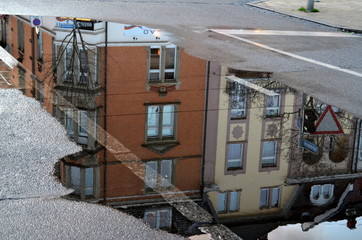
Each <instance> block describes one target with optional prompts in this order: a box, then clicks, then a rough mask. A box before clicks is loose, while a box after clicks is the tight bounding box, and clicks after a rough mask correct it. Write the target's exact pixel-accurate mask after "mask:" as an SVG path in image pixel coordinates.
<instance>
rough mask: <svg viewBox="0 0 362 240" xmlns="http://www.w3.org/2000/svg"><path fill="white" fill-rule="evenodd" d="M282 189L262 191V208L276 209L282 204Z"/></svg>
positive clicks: (263, 189)
mask: <svg viewBox="0 0 362 240" xmlns="http://www.w3.org/2000/svg"><path fill="white" fill-rule="evenodd" d="M279 201H280V187H272V188H261V189H260V201H259V207H260V208H276V207H279V205H280V203H279Z"/></svg>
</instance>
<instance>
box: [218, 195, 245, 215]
mask: <svg viewBox="0 0 362 240" xmlns="http://www.w3.org/2000/svg"><path fill="white" fill-rule="evenodd" d="M239 198H240V191H232V192H222V193H218V203H217V210H218V212H220V213H222V212H236V211H238V210H239Z"/></svg>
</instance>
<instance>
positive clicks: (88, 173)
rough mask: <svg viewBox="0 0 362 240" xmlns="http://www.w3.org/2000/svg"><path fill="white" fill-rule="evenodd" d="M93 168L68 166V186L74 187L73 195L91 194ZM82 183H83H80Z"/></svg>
mask: <svg viewBox="0 0 362 240" xmlns="http://www.w3.org/2000/svg"><path fill="white" fill-rule="evenodd" d="M93 172H94V169H93V168H79V167H75V166H71V167H70V184H69V187H70V188H73V189H74V194H75V195H81V194H84V195H85V196H92V195H93V186H94V177H93ZM82 184H84V185H82Z"/></svg>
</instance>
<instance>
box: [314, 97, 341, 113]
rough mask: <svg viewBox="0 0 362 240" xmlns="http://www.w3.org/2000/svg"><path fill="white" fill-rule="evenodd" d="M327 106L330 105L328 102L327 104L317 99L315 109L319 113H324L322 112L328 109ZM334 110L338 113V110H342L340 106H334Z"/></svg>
mask: <svg viewBox="0 0 362 240" xmlns="http://www.w3.org/2000/svg"><path fill="white" fill-rule="evenodd" d="M327 106H328V104H325V103H323V102H321V101H319V100H317V103H316V107H315V110H316V112H317V113H318V114H322V113H323V112H324V110H326V108H327ZM332 110H333V112H335V113H337V112H339V111H340V110H339V108H337V107H333V106H332Z"/></svg>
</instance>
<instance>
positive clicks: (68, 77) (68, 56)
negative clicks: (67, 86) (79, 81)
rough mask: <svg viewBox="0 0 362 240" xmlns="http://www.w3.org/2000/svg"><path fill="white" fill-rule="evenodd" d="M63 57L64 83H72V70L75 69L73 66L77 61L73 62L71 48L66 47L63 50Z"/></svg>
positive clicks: (73, 55)
mask: <svg viewBox="0 0 362 240" xmlns="http://www.w3.org/2000/svg"><path fill="white" fill-rule="evenodd" d="M64 55H65V57H64V69H65V79H64V81H65V82H73V78H74V69H75V68H76V67H77V66H76V65H75V64H76V63H77V62H78V61H75V60H74V58H75V54H74V51H73V47H70V46H68V47H67V48H66V49H65V53H64Z"/></svg>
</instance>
